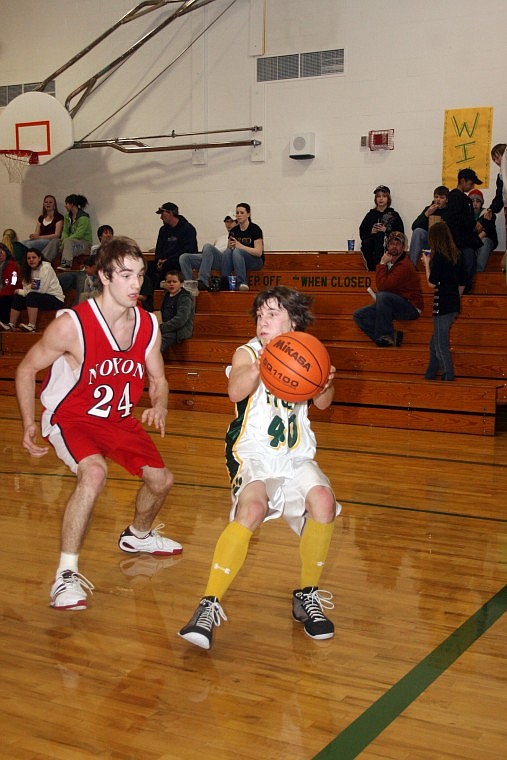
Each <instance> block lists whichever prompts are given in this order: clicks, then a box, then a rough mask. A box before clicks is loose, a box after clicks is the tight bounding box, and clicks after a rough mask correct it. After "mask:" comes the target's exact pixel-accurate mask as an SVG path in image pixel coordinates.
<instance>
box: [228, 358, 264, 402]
mask: <svg viewBox="0 0 507 760" xmlns="http://www.w3.org/2000/svg"><path fill="white" fill-rule="evenodd" d="M259 380H260V370H259V360H258V359H256V360H254V361H252V355H251V353H250V352H249V351H248V350H246V349H243V348H241V347H240V348H239V349H238V350H237V351H236V353H235V354H234V356H233V357H232V363H231V372H230V374H229V385H228V387H227V391H228V393H229V398H230V400H231V401H232V403H233V404H236V403H237V402H238V401H242V400H243V399H244V398H246V397H247V396H250V395H251V394H252V393H253V392H254V391H255V390H256V389H257V386H258V385H259Z"/></svg>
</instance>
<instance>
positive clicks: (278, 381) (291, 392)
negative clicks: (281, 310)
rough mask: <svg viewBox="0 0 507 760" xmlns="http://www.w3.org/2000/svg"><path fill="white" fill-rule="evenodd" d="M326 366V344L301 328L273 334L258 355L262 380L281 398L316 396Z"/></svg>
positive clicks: (325, 377)
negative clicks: (259, 356)
mask: <svg viewBox="0 0 507 760" xmlns="http://www.w3.org/2000/svg"><path fill="white" fill-rule="evenodd" d="M330 369H331V359H330V358H329V354H328V352H327V349H326V347H325V346H324V345H323V344H322V343H321V342H320V340H318V338H315V337H314V336H313V335H309V334H308V333H305V332H288V333H284V334H283V335H279V336H278V337H277V338H273V339H272V340H270V341H269V343H268V344H267V345H266V346H265V347H264V350H263V352H262V356H261V358H260V373H261V379H262V382H263V383H264V385H265V386H266V388H267V389H268V391H271V393H273V394H274V395H275V396H276V397H277V398H279V399H282V400H283V401H308V400H309V399H311V398H313V397H314V396H316V395H317V394H318V393H320V391H321V390H322V389H323V387H324V386H325V384H326V383H327V380H328V377H329V371H330Z"/></svg>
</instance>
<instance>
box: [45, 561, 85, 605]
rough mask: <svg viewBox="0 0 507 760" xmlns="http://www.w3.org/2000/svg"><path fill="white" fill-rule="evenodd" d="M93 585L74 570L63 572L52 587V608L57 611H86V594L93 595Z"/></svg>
mask: <svg viewBox="0 0 507 760" xmlns="http://www.w3.org/2000/svg"><path fill="white" fill-rule="evenodd" d="M93 588H94V586H93V584H92V583H90V581H89V580H88V579H87V578H85V577H84V575H81V574H80V573H76V572H74V571H73V570H63V571H62V572H60V573H58V575H57V576H56V579H55V582H54V583H53V585H52V586H51V591H50V597H51V607H54V608H55V609H57V610H85V609H86V606H87V599H86V592H87V591H89V592H90V593H91V594H92V593H93Z"/></svg>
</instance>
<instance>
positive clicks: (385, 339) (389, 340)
mask: <svg viewBox="0 0 507 760" xmlns="http://www.w3.org/2000/svg"><path fill="white" fill-rule="evenodd" d="M375 343H376V344H377V346H380V348H390V346H394V338H393V337H391V336H390V335H382V336H381V337H380V338H379V339H378V340H376V341H375Z"/></svg>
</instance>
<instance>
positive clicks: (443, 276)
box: [421, 222, 466, 380]
mask: <svg viewBox="0 0 507 760" xmlns="http://www.w3.org/2000/svg"><path fill="white" fill-rule="evenodd" d="M428 242H429V246H430V253H429V255H427V254H425V253H423V255H422V257H421V259H422V262H423V264H424V268H425V270H426V278H427V280H428V285H429V286H430V288H433V335H432V336H431V340H430V359H429V363H428V367H427V369H426V372H425V374H424V377H425V378H426V380H435V379H436V377H437V373H438V371H439V370H440V372H441V378H442V380H454V365H453V361H452V356H451V352H450V349H449V333H450V330H451V326H452V324H453V322H454V320H455V319H456V317H457V316H458V314H459V312H460V301H461V294H462V293H463V290H464V288H465V282H466V274H465V268H464V266H463V259H462V255H461V252H460V250H459V248H457V247H456V245H455V244H454V241H453V239H452V235H451V233H450V231H449V228H448V226H447V225H446V224H445V223H444V222H441V223H437V224H434V225H433V227H431V228H430V230H429V232H428Z"/></svg>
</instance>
